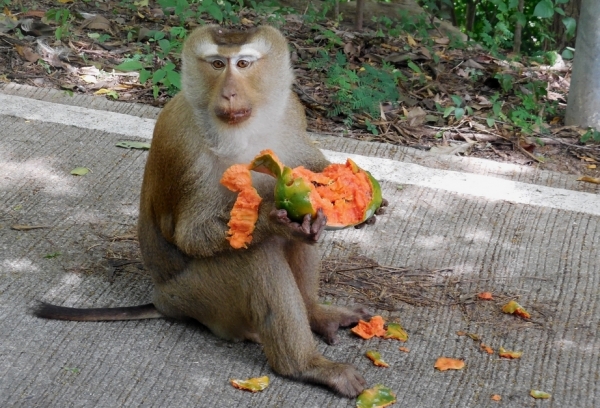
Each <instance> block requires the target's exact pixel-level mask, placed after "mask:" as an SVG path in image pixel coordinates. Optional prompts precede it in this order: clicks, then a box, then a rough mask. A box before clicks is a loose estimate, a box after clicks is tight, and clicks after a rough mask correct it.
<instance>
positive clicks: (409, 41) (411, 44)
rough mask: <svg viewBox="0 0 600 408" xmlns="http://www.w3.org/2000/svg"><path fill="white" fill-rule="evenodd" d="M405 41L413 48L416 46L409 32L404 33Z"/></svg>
mask: <svg viewBox="0 0 600 408" xmlns="http://www.w3.org/2000/svg"><path fill="white" fill-rule="evenodd" d="M406 42H407V43H408V45H410V46H411V47H413V48H414V47H416V46H417V42H416V41H415V39H414V38H413V37H412V35H410V34H407V35H406Z"/></svg>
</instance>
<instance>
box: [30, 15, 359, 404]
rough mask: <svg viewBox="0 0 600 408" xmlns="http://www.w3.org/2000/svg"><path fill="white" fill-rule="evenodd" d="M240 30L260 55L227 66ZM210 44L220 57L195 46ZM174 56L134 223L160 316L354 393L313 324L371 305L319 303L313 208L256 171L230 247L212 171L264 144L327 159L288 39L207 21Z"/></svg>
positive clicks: (286, 154)
mask: <svg viewBox="0 0 600 408" xmlns="http://www.w3.org/2000/svg"><path fill="white" fill-rule="evenodd" d="M248 42H250V43H252V44H256V47H253V48H252V47H251V48H252V49H251V50H250V51H249V52H250V53H251V54H252V53H253V52H255V51H257V50H258V54H259V55H260V57H259V58H257V59H256V60H255V61H253V62H251V64H250V66H249V67H247V68H245V67H244V69H233V68H231V66H230V65H229V63H230V62H231V63H232V64H231V65H234V64H233V62H235V59H236V58H238V56H237V55H238V53H239V52H240V50H241V49H242V48H243V47H244V46H245V45H246V44H248ZM216 46H218V55H219V56H218V57H219V58H221V59H223V60H224V61H225V62H226V64H227V68H226V69H222V70H221V69H217V68H218V67H220V66H221V65H220V64H211V61H212V60H213V59H212V58H213V57H211V56H210V55H208V54H207V55H208V56H206V55H204V54H202V55H199V54H198V52H201V53H204V52H205V51H206V50H208V51H210V50H215V49H216V48H217V47H216ZM208 51H206V52H208ZM255 53H256V52H255ZM230 58H231V59H230ZM240 58H241V57H240ZM182 59H183V84H184V91H183V92H182V93H180V94H179V95H177V96H176V97H175V98H173V100H172V101H171V102H169V103H168V104H167V106H166V107H165V109H164V110H163V111H162V113H161V114H160V116H159V118H158V121H157V123H156V128H155V130H154V136H153V141H152V148H151V149H150V152H149V155H148V161H147V164H146V170H145V173H144V181H143V185H142V192H141V200H140V215H139V224H138V235H139V241H140V248H141V252H142V256H143V261H144V265H145V267H146V269H147V270H148V271H149V272H150V274H151V275H152V279H153V281H154V283H155V289H154V298H153V304H154V306H155V307H156V309H157V310H158V311H159V312H160V313H161V314H163V315H165V316H170V317H174V318H189V317H191V318H194V319H196V320H198V321H199V322H201V323H202V324H204V325H206V326H207V327H208V328H209V329H210V330H211V331H212V332H213V333H214V334H216V335H217V336H220V337H222V338H225V339H229V340H244V339H249V340H253V341H259V342H261V343H262V344H263V346H264V351H265V354H266V356H267V359H268V361H269V364H270V365H271V367H273V369H274V370H275V371H276V372H278V373H280V374H282V375H285V376H289V377H292V378H297V379H301V380H305V381H310V382H315V383H320V384H324V385H326V386H328V387H330V388H332V389H333V390H335V391H337V392H338V393H340V394H341V395H344V396H348V397H355V396H356V395H358V394H359V393H360V392H361V391H362V390H363V388H364V385H365V381H364V380H363V378H362V376H361V375H360V374H359V373H358V372H357V371H356V370H355V368H354V367H352V366H351V365H348V364H343V363H337V362H333V361H330V360H327V359H326V358H325V357H323V356H322V355H321V354H319V353H318V351H317V350H316V343H315V340H314V338H313V335H312V332H311V329H312V331H314V332H316V333H318V334H320V335H322V336H323V337H324V338H325V340H326V341H327V342H328V343H334V342H335V341H336V340H337V338H336V332H337V329H338V327H340V326H349V325H352V324H354V323H356V322H357V321H358V320H359V319H360V318H365V317H367V316H368V313H367V312H366V311H365V310H363V309H361V308H359V309H357V310H354V311H352V310H348V309H345V308H340V307H334V306H326V305H322V304H319V303H318V299H317V292H318V285H319V262H320V255H319V251H318V248H317V247H316V246H315V245H314V243H315V241H316V239H317V238H318V236H319V235H320V233H321V231H322V229H323V226H324V222H325V219H324V217H323V216H322V214H320V215H319V216H318V217H317V219H316V220H313V222H312V225H311V223H310V220H309V219H306V220H305V223H304V225H298V224H294V223H291V222H290V221H289V220H287V217H286V215H285V212H283V214H282V213H281V211H277V210H276V209H275V207H274V202H273V187H274V181H273V179H271V178H270V177H268V176H265V175H259V174H256V175H253V179H254V184H255V187H256V188H257V190H258V192H259V194H260V195H261V197H263V202H262V204H261V206H260V210H259V220H258V222H257V226H256V230H255V231H254V233H253V241H252V243H251V244H250V245H249V247H248V249H237V250H235V249H232V248H231V247H230V245H229V242H228V241H227V240H226V239H225V237H226V231H227V229H228V228H227V221H228V219H229V211H230V210H231V208H232V205H233V202H234V200H235V198H236V194H235V193H232V192H230V191H228V190H227V189H225V188H224V187H223V186H221V185H220V183H219V180H220V177H221V175H222V174H223V172H224V171H225V169H226V168H227V167H229V166H230V165H232V164H234V163H240V162H241V163H244V162H248V161H249V160H250V159H251V158H252V157H253V156H254V155H256V154H258V153H259V151H260V150H261V149H264V148H271V149H273V150H274V151H275V152H276V153H277V154H278V155H279V157H280V158H281V160H282V161H283V162H284V163H285V164H286V165H289V166H292V167H295V166H299V165H303V166H305V167H307V168H309V169H311V170H313V171H321V170H322V169H323V168H324V167H325V166H327V165H328V162H327V160H326V159H325V158H324V157H323V155H322V154H321V152H320V151H319V150H318V149H317V148H316V147H315V146H314V145H313V144H312V143H311V142H310V140H309V139H308V137H307V135H306V133H305V128H306V120H305V117H304V111H303V108H302V106H301V105H300V103H299V101H298V100H297V98H296V96H295V94H293V92H292V91H291V82H292V80H293V77H292V74H291V69H290V65H289V56H288V49H287V43H286V41H285V39H284V38H283V36H282V35H281V34H280V33H279V32H278V31H277V30H275V29H273V28H270V27H260V28H258V29H257V30H255V31H252V32H250V33H237V32H229V31H227V30H224V29H221V28H218V27H204V28H200V29H199V30H197V31H196V32H194V33H193V34H192V35H191V36H190V37H189V39H188V41H187V43H186V45H185V47H184V52H183V55H182ZM215 65H217V68H215ZM242 65H245V63H244V64H242ZM241 110H250V111H251V114H250V115H249V117H248V118H244V120H242V121H241V122H235V121H234V122H232V121H229V120H227V112H239V111H241ZM223 112H225V113H223ZM42 310H43V307H42ZM38 314H39V315H44V314H43V313H39V311H38ZM45 317H53V316H48V315H47V314H46V315H45Z"/></svg>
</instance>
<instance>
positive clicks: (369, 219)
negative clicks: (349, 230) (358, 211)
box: [354, 198, 389, 229]
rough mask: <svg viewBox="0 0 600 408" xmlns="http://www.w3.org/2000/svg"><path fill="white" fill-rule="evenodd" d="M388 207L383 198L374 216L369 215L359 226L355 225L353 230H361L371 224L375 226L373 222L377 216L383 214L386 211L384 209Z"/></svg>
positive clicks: (386, 201)
mask: <svg viewBox="0 0 600 408" xmlns="http://www.w3.org/2000/svg"><path fill="white" fill-rule="evenodd" d="M388 205H389V202H388V200H386V199H385V198H384V199H382V200H381V205H380V206H379V208H378V209H376V210H375V214H373V215H371V216H370V217H369V218H367V219H366V220H365V221H364V222H361V223H360V224H357V225H355V226H354V228H356V229H361V228H362V227H364V226H365V225H373V224H375V221H377V215H382V214H385V210H386V208H385V207H387V206H388Z"/></svg>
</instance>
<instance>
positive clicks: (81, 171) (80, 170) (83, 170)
mask: <svg viewBox="0 0 600 408" xmlns="http://www.w3.org/2000/svg"><path fill="white" fill-rule="evenodd" d="M89 172H90V169H88V168H87V167H76V168H74V169H73V170H71V174H72V175H74V176H85V175H86V174H88V173H89Z"/></svg>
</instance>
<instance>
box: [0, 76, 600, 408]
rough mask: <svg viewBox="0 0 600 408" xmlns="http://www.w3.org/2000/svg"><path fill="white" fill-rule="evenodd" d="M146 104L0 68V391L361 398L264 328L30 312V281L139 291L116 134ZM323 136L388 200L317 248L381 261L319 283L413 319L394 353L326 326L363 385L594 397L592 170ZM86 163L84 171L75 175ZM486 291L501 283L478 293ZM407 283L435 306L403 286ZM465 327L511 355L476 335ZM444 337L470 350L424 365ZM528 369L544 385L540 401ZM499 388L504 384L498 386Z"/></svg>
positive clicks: (99, 401) (446, 402) (137, 175)
mask: <svg viewBox="0 0 600 408" xmlns="http://www.w3.org/2000/svg"><path fill="white" fill-rule="evenodd" d="M157 114H158V109H156V108H152V107H148V106H140V105H133V104H124V103H119V102H110V101H106V100H105V99H102V98H90V97H86V96H74V97H68V96H66V95H64V94H63V93H62V92H57V91H52V90H44V89H37V88H28V87H19V86H14V85H10V84H9V85H4V86H0V254H1V256H0V406H2V407H125V406H126V407H138V406H144V407H146V406H147V407H188V406H190V407H192V406H193V407H217V406H218V407H246V406H247V407H349V406H354V404H355V403H354V401H353V400H348V399H344V398H339V397H337V396H335V395H333V394H331V393H330V392H329V391H327V390H325V389H324V388H320V387H315V386H311V385H306V384H300V383H296V382H293V381H289V380H287V379H284V378H281V377H279V376H277V375H275V374H274V373H273V372H272V371H271V370H270V369H269V368H268V366H267V364H266V361H265V358H264V355H263V354H262V352H261V350H260V347H259V346H258V345H255V344H251V343H239V344H230V343H227V342H224V341H221V340H219V339H218V338H216V337H214V336H213V335H211V334H210V333H209V332H208V331H207V330H205V329H204V328H202V327H201V326H199V325H196V324H192V323H180V322H175V321H169V320H152V321H132V322H106V323H79V322H61V321H45V320H41V319H37V318H34V317H32V316H30V315H29V314H28V308H29V307H30V306H31V305H33V304H34V302H35V300H36V299H43V300H47V301H53V302H56V303H58V304H64V305H77V306H83V307H86V306H88V307H91V306H116V305H130V304H138V303H141V302H147V301H148V300H149V299H150V295H149V293H150V288H151V284H150V281H149V279H148V278H147V277H146V276H145V274H144V273H143V270H141V269H140V265H139V262H138V261H139V253H138V249H137V246H136V243H135V241H133V240H131V234H132V232H134V231H135V223H136V218H137V206H138V197H139V189H140V183H141V177H142V171H143V166H144V163H145V159H146V154H147V153H146V152H143V151H137V150H124V149H120V148H117V147H115V144H116V143H117V142H118V141H120V140H131V139H138V140H144V139H149V138H150V137H151V130H152V126H153V119H154V118H155V117H156V115H157ZM316 141H317V142H318V143H319V144H320V146H321V147H322V148H323V149H325V151H326V154H327V155H328V157H330V159H332V160H333V161H342V160H344V159H345V158H346V157H353V158H354V159H356V161H357V162H358V163H359V165H361V166H362V167H365V168H367V169H370V170H371V171H372V172H373V174H374V175H375V176H376V177H377V178H379V179H380V180H382V186H383V190H384V196H385V197H386V198H387V199H388V200H389V201H390V208H389V211H388V214H386V215H385V216H383V217H381V218H380V220H379V222H378V223H377V224H376V225H374V226H372V227H369V228H365V229H362V230H353V229H348V230H342V231H336V232H328V233H327V234H326V237H325V239H324V240H323V243H322V244H321V246H322V249H323V258H324V259H325V260H326V261H328V262H327V265H330V264H331V263H332V260H336V261H337V262H338V263H339V262H340V260H344V259H346V260H347V261H346V262H348V263H349V264H352V263H353V262H354V263H357V262H359V261H360V262H362V261H364V260H365V259H370V260H374V261H376V262H378V263H379V265H382V267H380V268H374V269H370V270H369V269H367V270H366V272H365V271H364V270H363V271H345V272H339V273H338V274H335V273H329V274H327V278H329V279H330V280H331V281H336V280H338V281H339V282H345V283H347V284H348V285H346V286H345V289H344V290H343V291H342V292H341V293H342V294H343V295H337V296H333V297H332V296H329V295H330V294H331V293H334V292H336V291H335V289H336V286H335V285H325V287H324V295H326V299H327V300H331V301H332V302H335V303H340V304H351V303H353V302H355V301H356V299H359V298H360V292H363V293H370V294H371V300H372V301H376V302H379V304H380V305H385V306H386V308H387V309H392V310H381V311H380V312H381V313H382V314H383V315H384V316H385V317H386V318H387V319H388V320H398V321H400V322H401V323H402V325H403V326H404V327H405V328H406V330H407V331H408V333H409V336H410V338H409V341H408V342H407V343H406V344H403V345H405V346H406V347H408V348H409V349H410V352H409V353H403V352H401V351H399V350H398V346H399V345H400V344H399V343H397V342H392V341H384V340H370V341H362V340H359V339H357V338H356V337H354V336H351V335H350V334H349V333H348V332H347V331H344V332H343V333H342V335H341V344H339V345H336V346H327V345H325V344H324V343H322V342H320V345H319V348H320V349H321V351H322V352H323V353H324V354H325V355H326V356H328V357H330V358H332V359H336V360H340V361H342V360H343V361H348V362H352V363H353V364H355V365H356V366H357V367H358V368H359V370H360V371H361V372H362V373H364V375H365V378H366V379H367V381H368V382H369V384H371V385H374V384H377V383H384V384H386V385H388V386H389V387H391V388H392V389H393V390H394V391H395V392H396V393H397V395H398V403H397V404H398V406H405V407H487V406H489V407H496V406H506V407H529V406H544V407H545V406H548V407H551V406H552V407H595V406H600V385H599V382H598V378H599V375H600V372H599V370H600V369H599V368H598V367H600V361H599V360H600V340H599V339H598V335H597V333H598V332H599V330H600V327H599V326H600V308H599V299H600V297H599V296H598V295H599V292H600V289H599V288H600V273H599V272H600V271H599V269H598V266H597V265H598V260H599V258H600V249H599V248H600V245H599V243H600V200H598V193H599V192H600V189H599V188H598V186H594V185H590V184H583V183H578V182H576V181H575V177H572V176H568V175H562V174H557V173H550V172H544V171H539V170H535V169H532V168H528V167H522V166H514V165H508V164H500V163H494V162H489V161H485V160H477V159H470V158H457V157H445V156H434V155H431V154H428V153H424V152H420V151H414V150H411V149H406V148H400V147H398V146H391V145H383V144H374V143H361V142H356V141H353V140H348V139H343V138H333V137H316ZM78 166H85V167H88V168H90V169H91V170H92V172H91V173H90V174H88V175H87V176H85V177H74V176H71V175H70V174H69V172H70V170H72V169H73V168H75V167H78ZM15 224H20V225H30V226H31V225H41V226H46V227H47V228H42V229H33V230H29V231H18V230H13V229H11V228H10V227H11V226H13V225H15ZM419 273H420V274H419ZM352 274H356V275H352ZM368 274H371V275H370V276H371V279H372V282H375V281H377V282H378V285H380V283H381V282H384V284H385V282H386V280H385V279H384V277H385V276H389V277H390V278H389V286H388V287H383V286H382V287H380V286H377V287H371V286H370V285H369V280H368V279H367V280H365V279H364V277H365V276H367V275H368ZM385 274H388V275H385ZM355 278H356V279H355ZM359 278H360V279H359ZM352 279H355V280H354V281H353V280H352ZM338 286H339V285H338ZM384 286H385V285H384ZM482 291H491V292H493V293H494V294H495V295H496V299H497V300H495V301H491V302H483V301H478V300H477V299H476V294H477V293H479V292H482ZM337 293H339V292H337ZM373 293H375V295H373ZM406 293H409V294H410V295H411V296H413V298H412V299H414V300H421V301H423V302H422V303H427V304H428V305H429V306H418V305H411V304H409V303H406V302H404V301H402V300H403V299H402V297H401V296H400V297H399V296H397V295H398V294H401V295H402V294H406ZM509 299H517V300H518V301H519V302H520V303H521V304H522V305H523V306H525V307H526V308H527V309H528V310H529V311H530V312H531V314H532V319H531V321H528V322H526V321H523V320H520V319H518V318H515V317H513V316H508V315H503V314H502V313H500V312H499V308H500V307H501V306H502V305H503V304H504V303H505V302H506V301H508V300H509ZM405 300H406V299H405ZM409 300H410V299H409ZM457 331H465V332H469V333H474V334H477V335H479V336H480V337H481V338H482V339H483V342H484V343H485V344H487V345H489V346H491V347H492V348H494V349H495V350H497V349H498V348H499V347H500V346H503V347H504V348H506V349H510V350H521V351H523V357H522V358H521V359H520V360H513V361H508V360H501V359H499V358H498V356H497V355H488V354H486V353H484V352H482V351H481V350H480V349H479V344H478V343H477V342H475V341H473V340H471V339H470V338H468V337H466V336H458V335H457V334H456V332H457ZM370 349H377V350H378V351H380V352H381V353H382V356H383V358H384V359H385V360H386V361H387V362H388V363H389V364H390V368H386V369H384V368H378V367H375V366H373V365H372V364H371V363H370V361H369V360H367V359H366V358H365V357H364V353H365V352H366V351H367V350H370ZM442 355H443V356H449V357H457V358H462V359H464V360H465V362H466V368H465V369H464V370H462V371H454V372H438V371H436V370H435V369H434V368H433V364H434V362H435V360H436V358H437V357H438V356H442ZM260 375H269V376H270V377H271V380H272V384H271V386H270V387H269V388H268V389H267V390H266V391H264V392H262V393H259V394H249V393H245V392H241V391H238V390H235V389H233V388H232V387H231V386H230V385H228V380H229V378H247V377H253V376H260ZM531 389H539V390H543V391H547V392H549V393H551V394H552V398H551V399H550V400H547V401H536V400H534V399H533V398H531V397H530V396H529V391H530V390H531ZM492 394H500V395H501V396H502V401H501V402H500V403H496V402H493V401H491V400H490V397H491V395H492Z"/></svg>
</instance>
